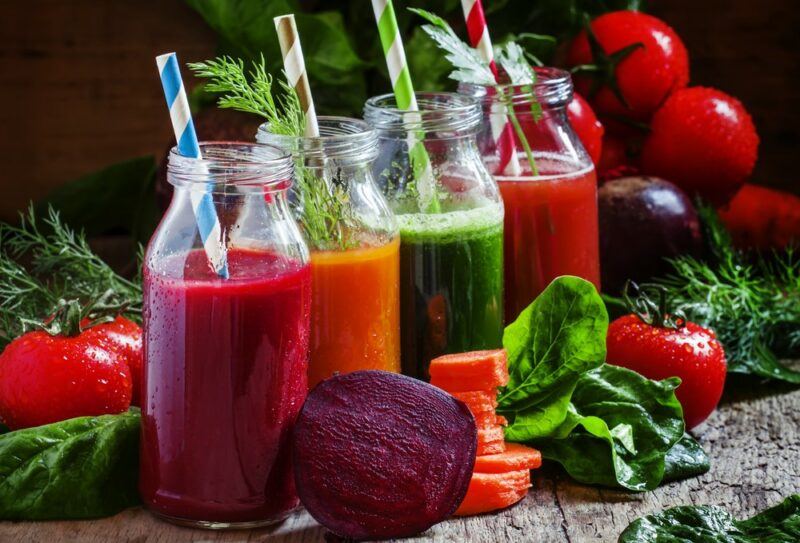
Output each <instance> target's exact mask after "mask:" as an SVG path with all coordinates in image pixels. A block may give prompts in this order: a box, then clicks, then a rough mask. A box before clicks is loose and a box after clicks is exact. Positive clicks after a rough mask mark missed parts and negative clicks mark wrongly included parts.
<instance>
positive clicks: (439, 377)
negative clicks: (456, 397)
mask: <svg viewBox="0 0 800 543" xmlns="http://www.w3.org/2000/svg"><path fill="white" fill-rule="evenodd" d="M428 371H429V372H430V374H431V384H432V385H434V386H437V387H439V388H441V389H443V390H446V391H447V392H451V393H452V392H468V391H474V390H492V389H495V388H497V387H499V386H503V385H505V384H507V383H508V356H507V355H506V351H505V350H503V349H497V350H493V351H472V352H469V353H457V354H448V355H444V356H440V357H439V358H434V359H433V360H432V361H431V365H430V368H429V370H428Z"/></svg>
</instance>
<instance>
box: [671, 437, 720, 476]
mask: <svg viewBox="0 0 800 543" xmlns="http://www.w3.org/2000/svg"><path fill="white" fill-rule="evenodd" d="M710 468H711V463H710V462H709V460H708V455H707V454H706V451H704V450H703V447H701V446H700V444H699V443H698V442H697V440H696V439H695V438H693V437H692V436H690V435H689V434H683V437H682V438H680V439H679V440H678V442H677V443H676V444H675V445H673V446H672V448H671V449H670V450H669V452H668V453H667V456H666V458H664V479H663V480H662V482H664V483H665V482H669V481H677V480H679V479H687V478H689V477H696V476H697V475H702V474H704V473H706V472H707V471H708V470H709V469H710Z"/></svg>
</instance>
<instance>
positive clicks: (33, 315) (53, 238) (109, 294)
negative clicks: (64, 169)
mask: <svg viewBox="0 0 800 543" xmlns="http://www.w3.org/2000/svg"><path fill="white" fill-rule="evenodd" d="M22 261H24V262H26V264H25V265H23V264H22V263H21V262H22ZM69 300H78V301H79V302H80V303H90V302H95V304H99V305H95V308H96V309H99V310H102V309H104V308H110V307H112V306H113V307H124V308H125V309H124V312H123V314H124V315H125V316H127V317H128V318H131V319H133V320H136V321H137V322H141V311H142V287H141V280H140V279H139V278H135V279H133V280H129V279H126V278H124V277H122V276H120V275H119V274H117V273H116V272H115V271H114V270H112V269H111V267H110V266H109V265H108V264H106V263H105V262H103V260H102V259H101V258H100V257H99V256H97V255H96V254H95V253H94V252H93V251H92V250H91V248H90V247H89V243H88V242H87V241H86V236H85V235H84V234H83V233H81V232H76V231H74V230H72V229H70V228H69V227H68V226H66V225H65V224H63V223H62V222H61V219H60V217H59V214H58V213H57V212H56V211H55V210H53V209H52V208H50V209H49V211H48V214H47V216H46V217H45V218H44V219H39V218H38V217H37V216H36V214H35V213H34V211H33V207H31V208H30V209H29V210H28V212H27V213H25V214H23V215H22V221H21V224H20V226H12V225H9V224H3V225H0V347H4V346H5V345H6V344H8V342H10V341H11V340H12V339H14V338H15V337H18V336H19V335H21V334H23V333H24V332H25V331H26V329H25V323H26V322H33V321H37V320H41V319H42V318H44V317H47V316H49V315H52V314H54V313H55V312H56V310H57V309H58V308H59V306H60V304H62V303H63V302H64V301H69Z"/></svg>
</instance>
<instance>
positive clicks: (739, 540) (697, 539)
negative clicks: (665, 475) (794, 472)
mask: <svg viewBox="0 0 800 543" xmlns="http://www.w3.org/2000/svg"><path fill="white" fill-rule="evenodd" d="M793 541H800V494H794V495H792V496H789V497H788V498H786V499H785V500H784V501H783V502H782V503H780V504H778V505H776V506H774V507H771V508H769V509H766V510H764V511H762V512H761V513H759V514H757V515H756V516H754V517H751V518H749V519H747V520H741V521H739V520H736V519H735V518H733V516H731V514H730V513H728V512H727V511H726V510H725V509H723V508H721V507H717V506H714V505H700V506H681V507H673V508H671V509H667V510H665V511H662V512H661V513H657V514H655V515H648V516H646V517H642V518H640V519H637V520H635V521H633V522H632V523H631V524H630V525H629V526H628V527H627V528H626V529H625V531H623V532H622V534H621V535H620V536H619V543H652V542H658V543H713V542H719V543H790V542H793Z"/></svg>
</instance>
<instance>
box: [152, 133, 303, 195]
mask: <svg viewBox="0 0 800 543" xmlns="http://www.w3.org/2000/svg"><path fill="white" fill-rule="evenodd" d="M200 154H201V156H202V158H193V157H187V156H183V155H181V154H179V153H178V147H177V146H175V147H173V148H172V149H170V152H169V158H168V162H167V180H168V181H169V182H170V183H172V184H173V185H175V186H188V187H191V188H197V189H199V190H204V191H209V192H211V191H217V190H222V189H224V187H226V186H237V187H255V188H258V189H259V190H260V191H264V192H273V191H281V190H286V189H288V188H289V187H290V186H291V185H292V178H293V173H294V163H293V162H292V157H291V155H290V154H289V153H287V152H286V151H284V150H282V149H280V148H279V147H276V146H274V145H265V144H263V143H250V142H240V141H205V142H201V143H200Z"/></svg>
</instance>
